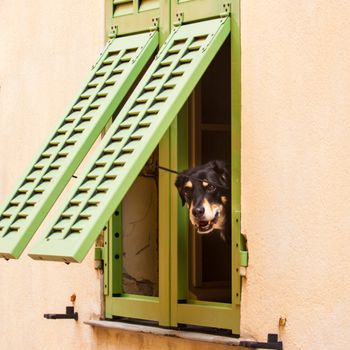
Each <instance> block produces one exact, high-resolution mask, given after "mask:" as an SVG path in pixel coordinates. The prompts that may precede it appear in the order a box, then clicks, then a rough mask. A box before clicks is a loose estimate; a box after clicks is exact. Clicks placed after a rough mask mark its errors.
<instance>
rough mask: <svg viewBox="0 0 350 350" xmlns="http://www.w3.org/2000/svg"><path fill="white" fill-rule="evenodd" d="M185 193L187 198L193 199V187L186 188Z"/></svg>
mask: <svg viewBox="0 0 350 350" xmlns="http://www.w3.org/2000/svg"><path fill="white" fill-rule="evenodd" d="M184 192H185V195H186V196H187V197H191V195H192V187H185V188H184Z"/></svg>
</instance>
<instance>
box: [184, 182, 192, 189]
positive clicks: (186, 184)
mask: <svg viewBox="0 0 350 350" xmlns="http://www.w3.org/2000/svg"><path fill="white" fill-rule="evenodd" d="M185 187H189V188H192V187H193V184H192V182H191V181H187V182H186V183H185Z"/></svg>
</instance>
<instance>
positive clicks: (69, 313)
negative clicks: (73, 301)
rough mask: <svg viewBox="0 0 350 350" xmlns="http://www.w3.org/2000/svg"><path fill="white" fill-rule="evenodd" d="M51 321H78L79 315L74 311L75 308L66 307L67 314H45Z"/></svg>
mask: <svg viewBox="0 0 350 350" xmlns="http://www.w3.org/2000/svg"><path fill="white" fill-rule="evenodd" d="M44 317H45V318H47V319H49V320H58V319H61V320H62V319H72V320H76V321H78V313H77V312H75V311H74V306H66V313H65V314H44Z"/></svg>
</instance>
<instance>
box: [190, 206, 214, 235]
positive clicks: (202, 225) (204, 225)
mask: <svg viewBox="0 0 350 350" xmlns="http://www.w3.org/2000/svg"><path fill="white" fill-rule="evenodd" d="M219 215H220V212H219V211H217V212H216V214H215V216H214V219H212V220H209V221H205V220H201V221H199V222H198V223H197V224H196V225H195V226H196V229H197V232H198V233H199V234H202V235H203V234H207V233H210V232H211V231H213V230H214V227H213V226H214V225H215V224H216V223H217V222H218V219H219Z"/></svg>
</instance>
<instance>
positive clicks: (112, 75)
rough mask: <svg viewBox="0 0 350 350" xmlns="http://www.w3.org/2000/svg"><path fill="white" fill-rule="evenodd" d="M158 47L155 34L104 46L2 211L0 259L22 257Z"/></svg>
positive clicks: (132, 37) (117, 39) (112, 42)
mask: <svg viewBox="0 0 350 350" xmlns="http://www.w3.org/2000/svg"><path fill="white" fill-rule="evenodd" d="M157 46H158V34H157V33H156V32H153V33H144V34H138V35H131V36H128V37H122V38H116V39H114V40H111V41H109V42H108V43H107V45H106V48H105V49H104V51H103V53H102V54H101V57H100V58H99V60H98V61H97V63H96V65H95V67H94V68H93V69H92V71H91V73H90V76H89V78H88V80H87V84H85V85H84V86H83V88H82V90H81V92H80V93H79V95H78V97H77V98H76V99H75V100H74V102H73V104H72V106H71V107H70V108H69V109H68V111H67V113H66V114H65V116H64V117H63V119H62V120H61V121H60V123H59V124H58V127H57V128H56V129H55V131H54V132H53V135H52V137H51V138H50V139H49V141H48V142H47V143H46V144H45V146H44V148H43V149H42V151H41V152H40V153H39V155H38V156H37V157H36V158H35V159H34V162H33V163H32V165H31V166H30V168H29V171H28V172H27V173H26V174H25V176H24V178H23V179H22V181H21V182H20V183H19V185H18V187H17V189H16V190H15V192H14V193H13V195H12V196H10V198H9V199H8V201H7V202H6V203H5V205H4V207H3V209H2V210H1V211H0V213H1V214H0V257H2V258H5V259H10V258H18V257H19V256H20V254H21V253H22V251H23V249H24V248H25V247H26V245H27V244H28V242H29V241H30V239H31V238H32V236H33V234H34V233H35V231H36V230H37V228H38V226H39V225H40V224H41V222H42V220H43V219H44V218H45V216H46V215H47V213H48V211H49V210H50V208H51V207H52V205H53V203H54V202H55V201H56V199H57V197H58V196H59V195H60V193H61V192H62V190H63V189H64V187H65V185H66V184H67V182H68V181H69V179H70V178H71V176H72V175H73V173H74V171H75V170H76V169H77V167H78V166H79V164H80V162H81V161H82V159H83V158H84V156H85V155H86V153H87V152H88V151H89V149H90V148H91V146H92V145H93V143H94V141H95V140H96V138H97V137H98V135H99V134H100V133H101V131H102V129H103V127H104V126H105V125H106V123H107V121H108V120H109V119H110V118H111V116H112V114H113V112H114V111H115V109H116V108H117V107H118V105H119V104H120V103H121V101H122V100H123V98H124V97H125V95H126V93H127V92H128V90H129V88H130V87H131V85H132V83H133V82H134V81H135V79H136V78H137V76H138V74H139V73H140V72H141V70H142V68H143V67H144V65H145V64H146V62H147V61H148V60H149V58H150V57H151V55H152V53H153V52H154V51H155V49H156V48H157Z"/></svg>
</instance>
